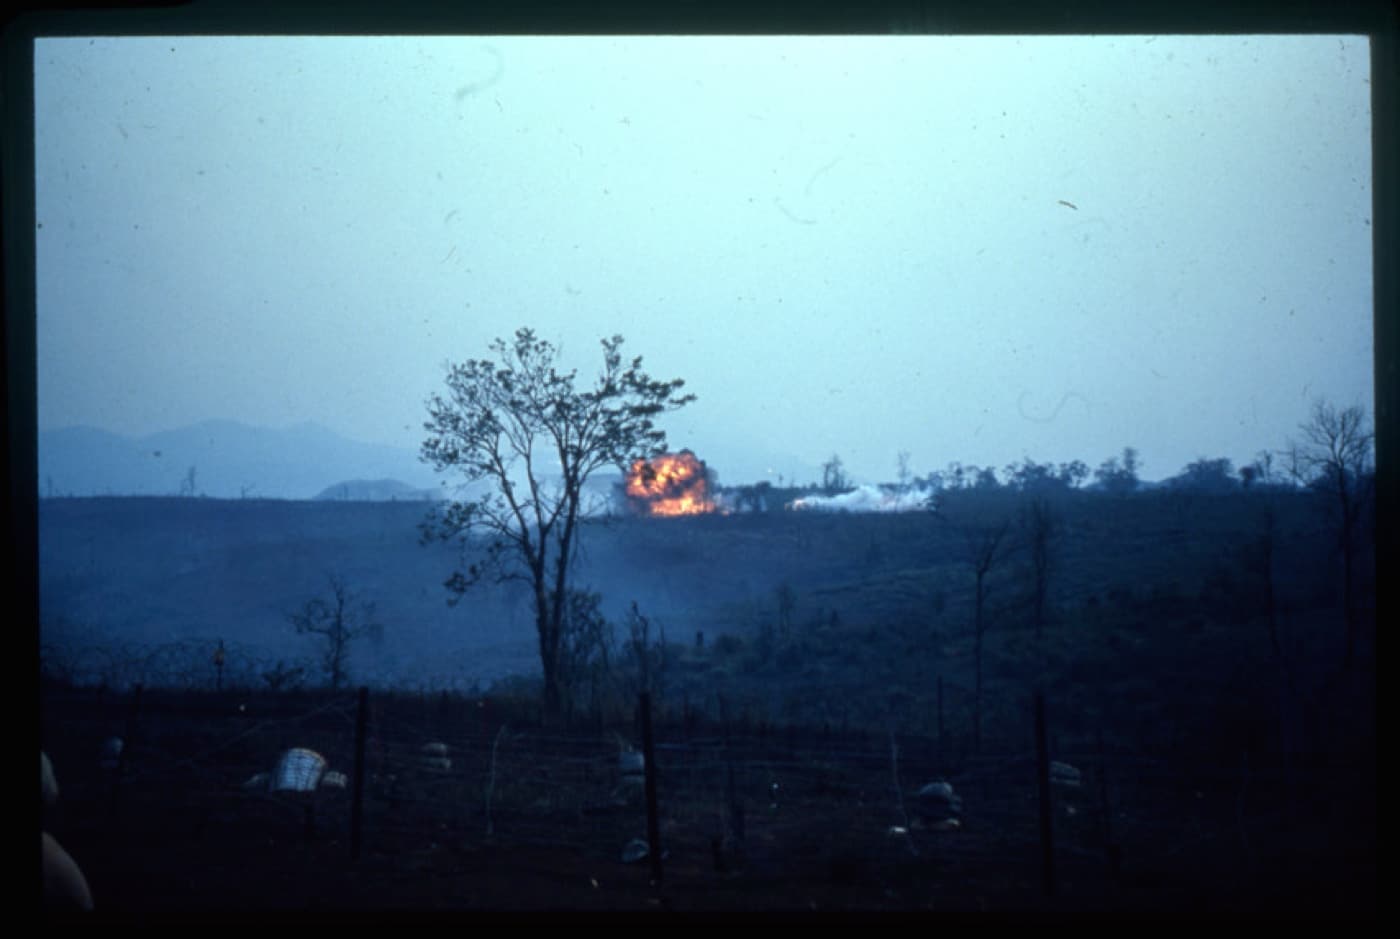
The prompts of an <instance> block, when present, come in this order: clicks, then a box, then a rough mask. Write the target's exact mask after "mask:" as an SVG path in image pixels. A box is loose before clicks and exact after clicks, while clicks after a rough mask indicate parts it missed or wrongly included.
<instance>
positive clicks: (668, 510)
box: [623, 450, 715, 515]
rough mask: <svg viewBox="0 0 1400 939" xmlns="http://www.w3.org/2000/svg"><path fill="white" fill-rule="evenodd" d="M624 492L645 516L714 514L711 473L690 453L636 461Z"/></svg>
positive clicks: (683, 452) (702, 462)
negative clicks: (711, 495)
mask: <svg viewBox="0 0 1400 939" xmlns="http://www.w3.org/2000/svg"><path fill="white" fill-rule="evenodd" d="M623 491H624V492H625V493H626V494H627V499H628V501H629V502H630V503H631V504H632V505H633V506H634V507H636V508H637V509H638V511H640V512H641V513H642V514H644V515H700V514H703V513H706V512H713V511H714V510H715V504H714V501H713V500H712V499H711V498H710V474H709V471H708V470H707V469H706V468H705V462H704V461H703V460H700V459H697V458H696V456H695V454H694V453H691V452H690V451H689V450H682V451H681V452H680V453H663V454H661V455H660V456H657V457H653V458H651V459H650V460H634V461H633V463H632V469H631V470H630V471H629V472H628V473H627V481H626V484H625V485H624V487H623Z"/></svg>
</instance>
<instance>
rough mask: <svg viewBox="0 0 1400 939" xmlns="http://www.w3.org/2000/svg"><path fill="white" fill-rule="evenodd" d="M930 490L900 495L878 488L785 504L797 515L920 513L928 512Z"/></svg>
mask: <svg viewBox="0 0 1400 939" xmlns="http://www.w3.org/2000/svg"><path fill="white" fill-rule="evenodd" d="M935 494H936V490H934V489H924V488H920V487H911V488H909V489H905V490H903V491H901V490H898V489H887V488H884V487H882V486H859V487H857V488H855V489H853V490H851V491H850V492H843V493H841V494H840V495H839V496H804V497H803V498H801V499H797V500H794V501H793V502H790V503H788V506H787V507H788V508H789V509H792V510H793V511H797V512H923V511H928V509H929V508H930V506H931V504H932V499H933V497H934V495H935Z"/></svg>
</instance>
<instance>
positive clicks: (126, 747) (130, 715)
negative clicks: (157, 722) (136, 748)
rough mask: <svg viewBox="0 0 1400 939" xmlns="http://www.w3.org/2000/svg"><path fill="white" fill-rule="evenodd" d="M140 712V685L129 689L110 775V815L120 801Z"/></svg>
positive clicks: (115, 812) (113, 812)
mask: <svg viewBox="0 0 1400 939" xmlns="http://www.w3.org/2000/svg"><path fill="white" fill-rule="evenodd" d="M140 713H141V685H140V683H137V684H136V685H135V686H133V687H132V689H131V707H130V708H129V709H128V710H127V712H126V736H125V737H123V738H122V742H121V743H122V748H121V750H119V751H118V752H117V769H116V772H115V774H114V775H113V777H112V806H111V811H112V815H114V816H115V815H116V814H117V809H118V806H119V803H120V801H121V788H122V777H123V776H125V775H126V764H127V762H128V761H129V760H130V754H131V747H132V744H133V742H134V741H135V740H136V719H137V716H138V715H139V714H140Z"/></svg>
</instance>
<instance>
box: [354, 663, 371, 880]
mask: <svg viewBox="0 0 1400 939" xmlns="http://www.w3.org/2000/svg"><path fill="white" fill-rule="evenodd" d="M368 726H369V688H368V687H367V686H364V685H361V686H360V706H359V709H358V713H357V714H356V715H355V782H354V789H353V790H352V792H351V798H350V856H351V857H352V858H354V859H356V860H359V857H360V832H361V830H362V828H363V818H364V808H365V731H366V729H367V727H368Z"/></svg>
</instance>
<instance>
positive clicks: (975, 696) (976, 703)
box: [972, 570, 984, 753]
mask: <svg viewBox="0 0 1400 939" xmlns="http://www.w3.org/2000/svg"><path fill="white" fill-rule="evenodd" d="M983 577H984V574H983V572H982V571H980V570H979V571H978V572H977V596H976V598H975V601H974V602H975V614H974V621H973V630H974V639H973V652H972V658H973V669H974V672H975V676H974V680H973V686H972V748H973V750H974V751H975V752H977V753H980V752H982V597H983V592H982V579H983Z"/></svg>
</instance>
